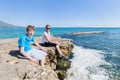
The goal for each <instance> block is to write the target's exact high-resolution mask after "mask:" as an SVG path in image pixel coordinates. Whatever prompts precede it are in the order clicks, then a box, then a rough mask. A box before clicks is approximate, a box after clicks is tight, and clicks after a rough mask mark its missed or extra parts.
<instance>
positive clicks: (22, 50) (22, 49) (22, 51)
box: [20, 47, 38, 63]
mask: <svg viewBox="0 0 120 80" xmlns="http://www.w3.org/2000/svg"><path fill="white" fill-rule="evenodd" d="M20 53H21V54H22V55H23V56H25V57H27V58H28V59H29V60H31V61H32V62H34V63H36V62H37V61H38V60H37V59H35V58H32V57H31V56H30V55H28V54H27V53H25V51H24V47H20Z"/></svg>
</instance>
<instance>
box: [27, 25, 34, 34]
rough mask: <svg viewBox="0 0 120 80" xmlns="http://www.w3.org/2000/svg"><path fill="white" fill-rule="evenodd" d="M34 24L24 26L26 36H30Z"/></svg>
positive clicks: (32, 32)
mask: <svg viewBox="0 0 120 80" xmlns="http://www.w3.org/2000/svg"><path fill="white" fill-rule="evenodd" d="M34 30H35V29H34V26H33V25H28V26H27V28H26V31H27V34H28V36H32V35H33V34H34Z"/></svg>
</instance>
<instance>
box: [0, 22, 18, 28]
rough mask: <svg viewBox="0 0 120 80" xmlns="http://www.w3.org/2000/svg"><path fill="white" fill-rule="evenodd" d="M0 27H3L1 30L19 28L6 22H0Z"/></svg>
mask: <svg viewBox="0 0 120 80" xmlns="http://www.w3.org/2000/svg"><path fill="white" fill-rule="evenodd" d="M0 27H3V28H6V27H11V28H16V27H19V26H16V25H13V24H9V23H6V22H3V21H1V20H0Z"/></svg>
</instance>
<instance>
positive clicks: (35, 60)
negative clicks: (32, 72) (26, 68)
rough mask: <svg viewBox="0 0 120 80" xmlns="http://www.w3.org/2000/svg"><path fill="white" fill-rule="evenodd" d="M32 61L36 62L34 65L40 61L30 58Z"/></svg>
mask: <svg viewBox="0 0 120 80" xmlns="http://www.w3.org/2000/svg"><path fill="white" fill-rule="evenodd" d="M30 60H31V61H32V62H34V63H38V60H37V59H36V58H32V57H31V58H30Z"/></svg>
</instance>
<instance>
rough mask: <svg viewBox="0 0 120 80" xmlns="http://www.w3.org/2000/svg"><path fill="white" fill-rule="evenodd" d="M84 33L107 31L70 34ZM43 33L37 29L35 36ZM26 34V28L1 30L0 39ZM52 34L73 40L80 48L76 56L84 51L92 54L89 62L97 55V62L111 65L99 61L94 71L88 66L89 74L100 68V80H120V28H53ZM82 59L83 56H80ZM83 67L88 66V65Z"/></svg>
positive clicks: (87, 56) (42, 29)
mask: <svg viewBox="0 0 120 80" xmlns="http://www.w3.org/2000/svg"><path fill="white" fill-rule="evenodd" d="M82 31H105V33H103V34H88V35H79V36H73V35H71V34H70V33H71V32H82ZM43 32H44V28H36V30H35V34H34V36H41V35H42V33H43ZM24 33H26V32H25V28H0V39H6V38H17V37H19V36H22V35H24ZM51 34H52V35H56V36H61V37H63V38H70V39H73V43H74V44H75V45H76V46H77V47H79V48H77V51H74V54H76V53H77V52H82V51H83V52H82V53H84V52H86V53H87V52H90V53H88V55H86V58H89V61H90V60H91V61H92V60H93V57H91V58H90V57H89V56H93V55H90V54H91V53H93V54H94V53H95V55H97V56H94V60H95V61H98V59H100V60H103V61H105V62H106V63H108V64H109V65H108V64H103V63H99V61H98V62H96V63H95V64H96V65H97V68H96V67H95V68H94V69H93V68H91V66H90V67H89V65H87V67H86V68H85V70H87V71H88V72H89V73H90V72H92V73H93V72H94V73H93V74H96V73H99V72H97V71H96V73H95V71H94V70H96V69H98V68H100V69H102V70H103V69H104V70H103V71H104V73H99V75H102V76H100V79H99V80H102V79H103V80H110V79H111V80H120V35H119V34H120V28H77V27H76V28H75V27H73V28H51ZM81 47H82V48H81ZM88 49H90V50H88ZM94 50H98V51H101V52H100V55H101V56H103V57H102V58H101V57H100V55H98V54H99V52H97V51H94ZM82 53H80V54H82ZM84 54H85V53H84ZM80 57H82V56H81V55H80ZM73 60H74V59H73ZM83 61H84V59H83ZM98 63H99V66H98ZM91 64H92V62H91ZM76 65H78V64H76ZM80 65H81V64H80ZM82 65H86V63H84V64H82ZM88 68H89V69H88ZM73 74H75V73H73ZM86 74H87V73H86ZM79 75H80V73H79V74H78V75H77V76H78V77H79ZM84 76H86V75H84ZM87 76H88V74H87ZM89 76H90V78H89V79H88V80H94V79H93V78H95V77H96V76H94V77H93V75H91V74H89ZM91 76H92V78H91ZM103 76H105V77H103ZM106 76H107V78H106ZM74 78H75V77H74ZM77 79H78V78H76V80H77ZM66 80H69V79H66ZM71 80H72V79H71ZM81 80H82V79H81ZM96 80H97V79H96Z"/></svg>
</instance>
